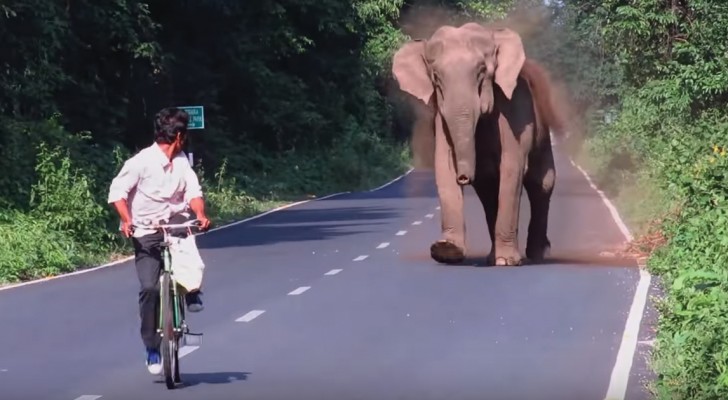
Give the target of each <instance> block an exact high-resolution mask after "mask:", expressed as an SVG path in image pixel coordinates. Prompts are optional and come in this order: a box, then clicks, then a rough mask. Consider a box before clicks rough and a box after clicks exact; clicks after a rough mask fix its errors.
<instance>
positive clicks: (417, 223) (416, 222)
mask: <svg viewBox="0 0 728 400" xmlns="http://www.w3.org/2000/svg"><path fill="white" fill-rule="evenodd" d="M420 224H422V221H415V222H413V223H412V225H420Z"/></svg>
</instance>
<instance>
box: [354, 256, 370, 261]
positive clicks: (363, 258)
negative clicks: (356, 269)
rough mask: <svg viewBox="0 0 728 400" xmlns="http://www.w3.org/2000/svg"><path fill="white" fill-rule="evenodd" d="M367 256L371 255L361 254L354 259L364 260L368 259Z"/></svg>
mask: <svg viewBox="0 0 728 400" xmlns="http://www.w3.org/2000/svg"><path fill="white" fill-rule="evenodd" d="M367 257H369V256H368V255H361V256H359V257H357V258H355V259H354V261H364V260H366V259H367Z"/></svg>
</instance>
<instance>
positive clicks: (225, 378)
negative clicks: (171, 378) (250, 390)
mask: <svg viewBox="0 0 728 400" xmlns="http://www.w3.org/2000/svg"><path fill="white" fill-rule="evenodd" d="M250 374H251V373H250V372H206V373H199V374H181V378H182V386H183V387H192V386H197V385H200V384H209V385H219V384H226V383H233V382H237V381H245V380H248V375H250Z"/></svg>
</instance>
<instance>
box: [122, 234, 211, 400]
mask: <svg viewBox="0 0 728 400" xmlns="http://www.w3.org/2000/svg"><path fill="white" fill-rule="evenodd" d="M198 222H199V221H198V220H192V221H189V222H187V223H183V224H168V225H160V224H157V225H149V224H145V225H142V226H139V225H135V226H136V227H141V228H143V229H152V230H161V231H162V234H163V239H162V242H161V243H160V247H161V253H162V261H163V269H162V271H161V273H160V274H159V297H160V306H159V313H158V328H157V333H159V335H160V336H161V338H162V344H161V350H162V366H163V370H164V375H165V383H166V385H167V388H168V389H173V388H174V386H175V383H179V382H181V379H180V375H179V355H178V354H179V348H180V339H181V338H183V337H185V335H187V334H189V328H188V326H187V324H186V322H185V312H184V299H182V294H181V291H180V289H179V288H178V285H177V281H176V280H175V279H174V271H173V270H172V255H171V253H170V251H169V247H170V246H171V245H172V240H174V237H173V236H172V235H171V234H170V233H169V230H170V229H176V228H186V229H187V233H188V234H189V235H192V231H191V228H192V227H196V226H197V223H198ZM170 292H171V293H170ZM170 294H171V295H172V297H171V298H170V297H169V296H170ZM170 305H171V310H170ZM168 314H171V317H172V318H171V321H169V320H168V318H169V315H168ZM165 322H166V323H165ZM170 325H171V326H170ZM170 329H171V331H169V330H170ZM165 342H167V343H165ZM173 374H174V376H172V375H173Z"/></svg>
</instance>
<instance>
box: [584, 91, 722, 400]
mask: <svg viewBox="0 0 728 400" xmlns="http://www.w3.org/2000/svg"><path fill="white" fill-rule="evenodd" d="M649 91H650V89H649V88H648V89H645V90H643V91H639V92H635V93H633V94H632V95H629V96H625V98H624V99H623V103H622V107H621V112H620V114H619V117H618V118H617V120H616V121H615V122H614V123H613V124H609V125H605V124H602V125H600V126H599V127H597V129H596V132H597V134H596V135H595V136H594V137H593V138H590V139H589V141H588V144H587V148H588V151H589V153H590V156H591V157H592V158H593V159H595V160H597V161H596V162H595V163H593V165H594V168H595V169H596V171H597V173H598V175H599V176H600V177H601V179H602V181H603V182H604V183H608V184H609V185H610V186H611V187H612V188H615V193H616V194H615V193H613V195H615V196H619V193H618V192H619V191H624V190H628V189H629V185H636V183H635V182H634V181H630V180H629V178H628V177H629V176H630V174H641V175H642V176H644V177H646V179H648V180H649V181H651V182H653V183H654V184H655V185H657V186H658V187H659V189H660V194H661V195H666V196H668V197H667V198H666V199H662V200H661V199H657V198H651V199H649V201H652V202H657V201H659V202H661V205H662V207H661V208H660V209H658V210H652V211H657V212H654V213H653V215H652V218H660V217H664V220H663V222H662V223H661V225H660V226H659V228H660V229H661V230H662V232H663V234H664V235H665V237H666V239H667V242H666V243H665V244H664V246H662V247H660V248H659V249H658V250H657V251H656V252H655V253H654V254H653V255H652V256H651V257H650V259H649V260H648V268H649V269H650V271H651V272H652V273H655V274H658V275H660V276H661V278H662V282H663V285H664V298H662V299H658V300H659V301H658V304H657V306H658V310H659V312H660V319H659V326H658V334H657V338H656V339H657V340H656V347H655V350H654V353H653V359H652V365H653V368H654V370H655V372H656V373H657V374H658V377H659V379H658V380H657V382H655V383H654V385H653V389H654V391H655V394H656V396H657V398H659V399H688V398H689V399H705V400H708V399H710V400H713V399H716V400H717V399H724V398H726V397H728V368H727V366H728V269H726V264H727V263H728V252H726V249H728V202H726V199H728V186H726V182H728V147H726V145H728V143H726V142H725V138H726V137H728V115H727V114H726V113H725V112H724V111H723V110H715V109H708V110H705V111H703V112H701V113H700V114H699V115H697V116H695V117H692V118H691V117H690V115H689V113H687V112H676V110H675V107H676V106H675V105H674V104H673V107H671V105H670V104H669V103H665V102H664V101H660V99H657V98H653V97H651V96H650V95H649ZM633 192H634V193H635V197H637V196H640V195H642V196H644V194H645V193H644V192H643V191H640V190H639V188H636V189H633ZM628 201H633V202H634V201H637V200H636V199H628Z"/></svg>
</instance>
